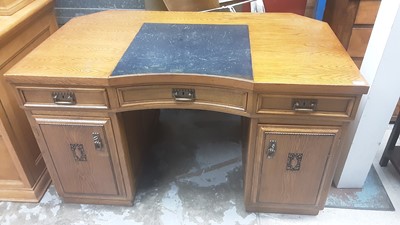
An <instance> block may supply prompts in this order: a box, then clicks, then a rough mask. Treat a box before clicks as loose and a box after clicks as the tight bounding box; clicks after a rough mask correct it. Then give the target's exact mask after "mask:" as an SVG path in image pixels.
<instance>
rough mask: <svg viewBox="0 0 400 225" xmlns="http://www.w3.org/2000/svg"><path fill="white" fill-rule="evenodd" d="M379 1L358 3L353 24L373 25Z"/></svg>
mask: <svg viewBox="0 0 400 225" xmlns="http://www.w3.org/2000/svg"><path fill="white" fill-rule="evenodd" d="M380 4H381V1H376V0H375V1H360V5H359V6H358V11H357V15H356V19H355V21H354V24H374V23H375V19H376V16H377V14H378V10H379V6H380Z"/></svg>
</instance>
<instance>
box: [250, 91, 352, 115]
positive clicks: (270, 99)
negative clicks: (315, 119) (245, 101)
mask: <svg viewBox="0 0 400 225" xmlns="http://www.w3.org/2000/svg"><path fill="white" fill-rule="evenodd" d="M355 101H356V98H355V97H341V96H338V97H335V96H332V97H331V96H296V95H266V94H262V95H259V96H258V100H257V113H261V114H276V115H313V116H324V117H341V118H350V117H351V116H352V111H353V108H354V104H355Z"/></svg>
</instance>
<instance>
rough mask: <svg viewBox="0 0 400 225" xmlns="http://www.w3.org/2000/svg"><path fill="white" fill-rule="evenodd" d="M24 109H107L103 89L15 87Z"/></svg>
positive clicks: (105, 94)
mask: <svg viewBox="0 0 400 225" xmlns="http://www.w3.org/2000/svg"><path fill="white" fill-rule="evenodd" d="M17 89H18V91H19V93H20V96H21V99H22V103H23V105H24V106H25V107H51V108H52V107H56V108H59V107H64V108H65V107H66V108H87V109H107V108H108V107H109V104H108V97H107V93H106V90H105V89H102V88H99V89H86V88H70V89H63V88H59V89H58V88H43V87H17Z"/></svg>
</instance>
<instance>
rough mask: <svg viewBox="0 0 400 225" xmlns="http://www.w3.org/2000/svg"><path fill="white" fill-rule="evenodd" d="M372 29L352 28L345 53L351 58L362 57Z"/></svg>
mask: <svg viewBox="0 0 400 225" xmlns="http://www.w3.org/2000/svg"><path fill="white" fill-rule="evenodd" d="M371 32H372V28H353V31H352V33H351V37H350V41H349V46H348V47H347V52H348V53H349V55H350V56H351V57H364V54H365V51H366V50H367V46H368V42H369V38H370V37H371Z"/></svg>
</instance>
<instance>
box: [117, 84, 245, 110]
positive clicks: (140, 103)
mask: <svg viewBox="0 0 400 225" xmlns="http://www.w3.org/2000/svg"><path fill="white" fill-rule="evenodd" d="M180 90H182V91H183V92H184V94H183V95H184V98H182V99H183V100H182V99H179V98H176V96H175V97H174V94H173V92H174V91H180ZM185 91H187V92H193V96H194V97H193V99H192V100H190V99H188V96H185ZM118 98H119V101H120V104H121V106H122V107H129V106H137V107H145V106H146V105H150V104H151V105H159V106H162V105H166V104H170V105H175V104H186V105H188V106H189V105H192V104H195V105H206V106H210V107H221V108H225V109H233V110H240V111H245V110H246V104H247V92H246V91H242V90H234V89H228V88H217V87H205V86H180V85H176V86H175V85H174V86H172V85H152V86H140V87H127V88H119V89H118Z"/></svg>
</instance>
